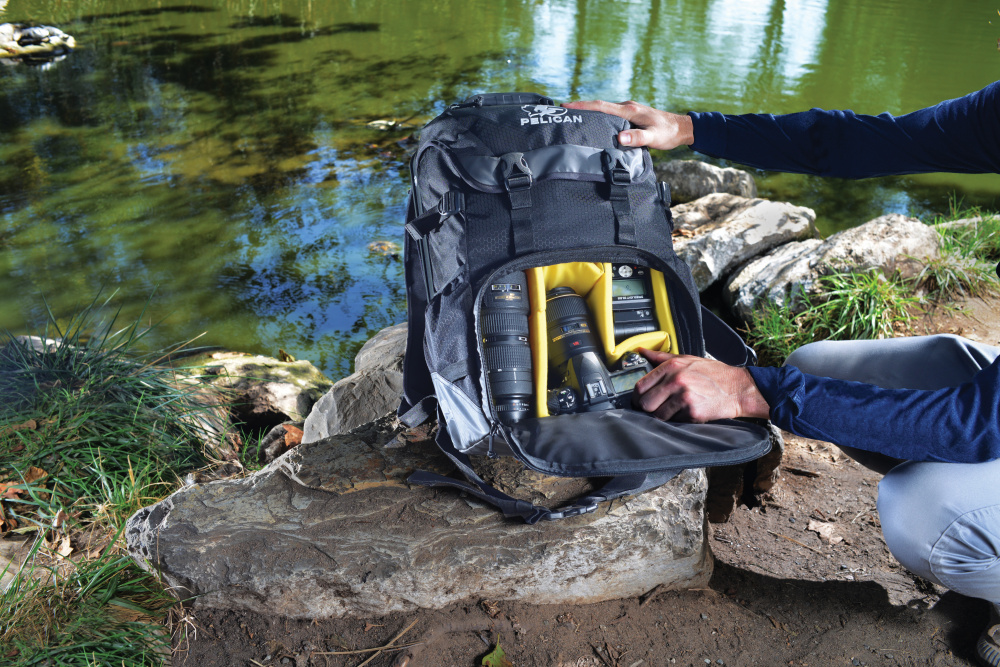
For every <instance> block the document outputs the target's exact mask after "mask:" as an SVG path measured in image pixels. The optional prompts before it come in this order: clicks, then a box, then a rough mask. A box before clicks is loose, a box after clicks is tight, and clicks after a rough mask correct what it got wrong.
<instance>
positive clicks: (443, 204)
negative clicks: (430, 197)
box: [438, 190, 465, 216]
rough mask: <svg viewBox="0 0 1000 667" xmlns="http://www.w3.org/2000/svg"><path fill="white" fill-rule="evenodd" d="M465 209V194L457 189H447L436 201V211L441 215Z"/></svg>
mask: <svg viewBox="0 0 1000 667" xmlns="http://www.w3.org/2000/svg"><path fill="white" fill-rule="evenodd" d="M464 209H465V195H464V194H462V193H461V192H458V191H457V190H449V191H448V192H446V193H444V196H443V197H441V201H439V202H438V213H440V214H441V215H443V216H447V215H451V214H452V213H458V212H459V211H461V210H464Z"/></svg>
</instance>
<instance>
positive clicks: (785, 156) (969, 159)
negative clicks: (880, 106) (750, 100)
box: [689, 81, 1000, 178]
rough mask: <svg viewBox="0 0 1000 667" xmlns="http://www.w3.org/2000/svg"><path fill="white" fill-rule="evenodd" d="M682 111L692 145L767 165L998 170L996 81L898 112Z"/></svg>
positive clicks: (808, 170)
mask: <svg viewBox="0 0 1000 667" xmlns="http://www.w3.org/2000/svg"><path fill="white" fill-rule="evenodd" d="M689 116H690V117H691V118H692V120H693V123H694V139H695V141H694V144H693V145H692V148H693V149H694V150H696V151H698V152H700V153H705V154H708V155H712V156H714V157H721V158H725V159H727V160H732V161H734V162H739V163H741V164H745V165H749V166H751V167H757V168H760V169H767V170H770V171H786V172H795V173H805V174H816V175H819V176H837V177H841V178H868V177H872V176H886V175H890V174H916V173H925V172H959V173H1000V81H998V82H996V83H992V84H990V85H989V86H987V87H986V88H984V89H983V90H980V91H978V92H975V93H972V94H971V95H966V96H965V97H960V98H958V99H954V100H947V101H945V102H941V103H940V104H937V105H935V106H932V107H928V108H926V109H921V110H919V111H914V112H913V113H909V114H906V115H905V116H892V115H890V114H888V113H884V114H880V115H878V116H864V115H858V114H855V113H854V112H853V111H824V110H822V109H813V110H811V111H804V112H801V113H793V114H787V115H782V116H774V115H770V114H747V115H741V116H730V115H723V114H721V113H715V112H713V113H691V114H689Z"/></svg>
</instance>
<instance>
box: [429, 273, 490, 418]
mask: <svg viewBox="0 0 1000 667" xmlns="http://www.w3.org/2000/svg"><path fill="white" fill-rule="evenodd" d="M472 301H473V297H472V290H471V288H470V286H469V284H468V283H467V282H465V281H460V280H456V281H455V282H452V283H449V284H448V285H446V286H445V288H444V289H443V290H441V293H440V294H439V295H437V296H436V297H434V298H433V299H432V300H431V303H430V306H429V307H428V309H427V329H426V331H427V335H426V337H425V344H426V348H427V349H426V357H427V365H428V367H429V369H430V370H431V372H435V371H436V372H443V371H444V370H445V369H449V368H454V366H455V365H456V364H459V365H461V364H464V365H465V366H466V370H467V371H468V373H469V374H470V376H471V379H472V381H473V384H474V385H475V387H476V390H475V396H474V398H475V400H476V401H477V402H478V401H479V400H480V396H479V392H478V383H479V370H478V365H479V360H478V359H477V358H476V356H477V352H476V347H477V345H476V335H475V330H474V327H473V323H472V317H471V316H470V313H472ZM451 374H452V375H453V376H456V377H457V375H459V374H458V373H451Z"/></svg>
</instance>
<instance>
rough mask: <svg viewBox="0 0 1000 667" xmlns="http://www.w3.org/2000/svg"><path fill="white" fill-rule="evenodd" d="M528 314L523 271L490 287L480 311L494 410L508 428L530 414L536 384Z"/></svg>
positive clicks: (508, 276)
mask: <svg viewBox="0 0 1000 667" xmlns="http://www.w3.org/2000/svg"><path fill="white" fill-rule="evenodd" d="M528 310H529V308H528V281H527V279H526V277H525V275H524V272H523V271H515V272H514V273H509V274H507V275H505V276H503V277H501V278H498V279H497V280H496V281H495V282H493V283H492V284H490V286H489V287H488V288H487V289H486V294H485V295H484V296H483V304H482V309H481V310H480V317H481V319H482V326H481V331H482V333H483V355H484V357H485V359H484V362H485V363H484V365H485V368H486V377H487V382H489V385H490V394H491V395H492V397H493V410H494V411H495V412H496V414H497V417H498V418H499V419H500V421H501V422H503V423H504V424H507V425H508V426H509V425H511V424H516V423H517V422H519V421H521V420H522V419H524V418H526V417H528V416H530V414H531V402H532V397H533V393H532V388H533V386H534V382H533V378H532V373H531V346H530V345H529V343H528Z"/></svg>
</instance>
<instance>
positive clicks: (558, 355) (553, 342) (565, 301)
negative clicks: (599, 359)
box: [545, 287, 598, 370]
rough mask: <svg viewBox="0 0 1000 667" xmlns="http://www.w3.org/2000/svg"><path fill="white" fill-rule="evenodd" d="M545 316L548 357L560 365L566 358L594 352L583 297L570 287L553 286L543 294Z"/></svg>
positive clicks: (594, 342)
mask: <svg viewBox="0 0 1000 667" xmlns="http://www.w3.org/2000/svg"><path fill="white" fill-rule="evenodd" d="M545 297H546V303H545V319H546V326H547V328H548V333H549V361H550V362H551V363H552V365H553V366H555V367H556V368H557V369H560V370H561V369H562V368H563V367H564V366H565V364H566V361H567V360H568V359H569V358H570V357H573V356H576V355H578V354H583V353H585V352H595V353H596V352H597V351H598V345H597V339H596V338H594V334H593V332H592V331H591V330H590V317H589V316H588V312H587V303H586V302H585V301H584V300H583V297H582V296H580V295H579V294H577V293H576V292H574V291H573V289H572V288H570V287H555V288H553V289H550V290H549V291H548V292H547V293H546V295H545Z"/></svg>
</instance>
